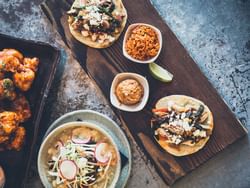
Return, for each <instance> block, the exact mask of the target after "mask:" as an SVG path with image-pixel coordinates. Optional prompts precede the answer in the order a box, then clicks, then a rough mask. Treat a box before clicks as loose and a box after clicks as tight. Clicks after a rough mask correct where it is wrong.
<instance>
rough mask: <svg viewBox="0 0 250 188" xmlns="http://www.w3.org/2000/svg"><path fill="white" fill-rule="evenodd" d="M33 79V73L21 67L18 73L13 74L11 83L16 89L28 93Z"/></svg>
mask: <svg viewBox="0 0 250 188" xmlns="http://www.w3.org/2000/svg"><path fill="white" fill-rule="evenodd" d="M34 79H35V73H34V71H32V70H31V69H28V68H25V67H23V68H22V70H21V71H20V72H16V73H14V74H13V81H14V84H15V86H16V87H17V88H19V89H20V90H22V91H28V90H29V89H30V87H31V85H32V83H33V81H34Z"/></svg>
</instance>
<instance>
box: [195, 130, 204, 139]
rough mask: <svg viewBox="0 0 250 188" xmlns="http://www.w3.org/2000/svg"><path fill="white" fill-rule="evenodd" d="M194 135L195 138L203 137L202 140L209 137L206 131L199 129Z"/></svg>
mask: <svg viewBox="0 0 250 188" xmlns="http://www.w3.org/2000/svg"><path fill="white" fill-rule="evenodd" d="M193 135H194V136H195V137H202V138H204V137H206V136H207V135H206V131H203V130H202V131H201V130H199V129H197V130H195V131H194V132H193Z"/></svg>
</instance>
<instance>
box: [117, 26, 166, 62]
mask: <svg viewBox="0 0 250 188" xmlns="http://www.w3.org/2000/svg"><path fill="white" fill-rule="evenodd" d="M139 25H144V26H148V27H150V28H152V29H153V30H154V31H155V32H156V34H157V37H158V40H159V44H160V49H159V51H158V53H157V55H156V56H154V57H153V58H151V59H149V60H145V61H142V60H138V59H135V58H133V57H131V56H130V55H129V54H128V53H127V51H126V49H125V44H126V41H127V39H128V37H129V36H130V35H131V32H132V30H133V29H134V28H135V27H137V26H139ZM161 48H162V35H161V31H160V30H159V29H157V28H156V27H154V26H152V25H149V24H145V23H135V24H131V25H130V26H129V27H128V29H127V31H126V33H125V36H124V39H123V45H122V52H123V55H124V56H125V57H126V58H127V59H129V60H131V61H133V62H136V63H143V64H146V63H152V62H154V61H155V60H156V59H157V58H158V56H159V55H160V52H161Z"/></svg>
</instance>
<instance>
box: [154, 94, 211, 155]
mask: <svg viewBox="0 0 250 188" xmlns="http://www.w3.org/2000/svg"><path fill="white" fill-rule="evenodd" d="M169 101H173V102H174V103H176V104H177V105H179V106H183V107H185V106H186V105H189V106H194V107H195V108H196V109H198V107H199V106H200V105H201V104H202V105H203V106H204V112H208V118H207V120H206V121H205V122H204V123H203V124H204V125H206V126H209V130H210V131H211V132H210V133H212V130H213V127H214V124H213V115H212V113H211V111H210V110H209V108H208V107H207V106H206V105H205V104H204V103H203V102H201V101H200V100H197V99H195V98H192V97H188V96H185V95H171V96H167V97H164V98H161V99H160V100H159V101H158V102H157V103H156V109H160V108H166V107H167V106H168V103H169ZM204 112H203V113H204ZM209 137H210V136H208V137H206V138H204V139H201V140H200V141H199V142H197V143H195V144H191V143H190V142H186V143H181V144H179V145H175V144H172V143H167V142H166V139H164V138H162V137H160V138H159V140H157V139H156V140H157V142H158V143H159V144H160V146H161V147H162V148H163V149H164V150H166V151H167V152H168V153H170V154H172V155H175V156H185V155H190V154H192V153H195V152H197V151H199V150H200V149H202V148H203V147H204V146H205V144H206V143H207V141H208V140H209Z"/></svg>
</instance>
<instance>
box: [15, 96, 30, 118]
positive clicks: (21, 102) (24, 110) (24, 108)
mask: <svg viewBox="0 0 250 188" xmlns="http://www.w3.org/2000/svg"><path fill="white" fill-rule="evenodd" d="M11 110H12V111H13V112H15V113H16V114H17V116H18V120H19V122H21V123H22V122H25V121H26V120H28V119H29V118H30V117H31V111H30V105H29V102H28V101H27V99H26V98H25V97H24V96H23V95H21V94H20V95H18V96H17V97H16V99H15V100H14V101H13V102H12V104H11Z"/></svg>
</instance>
